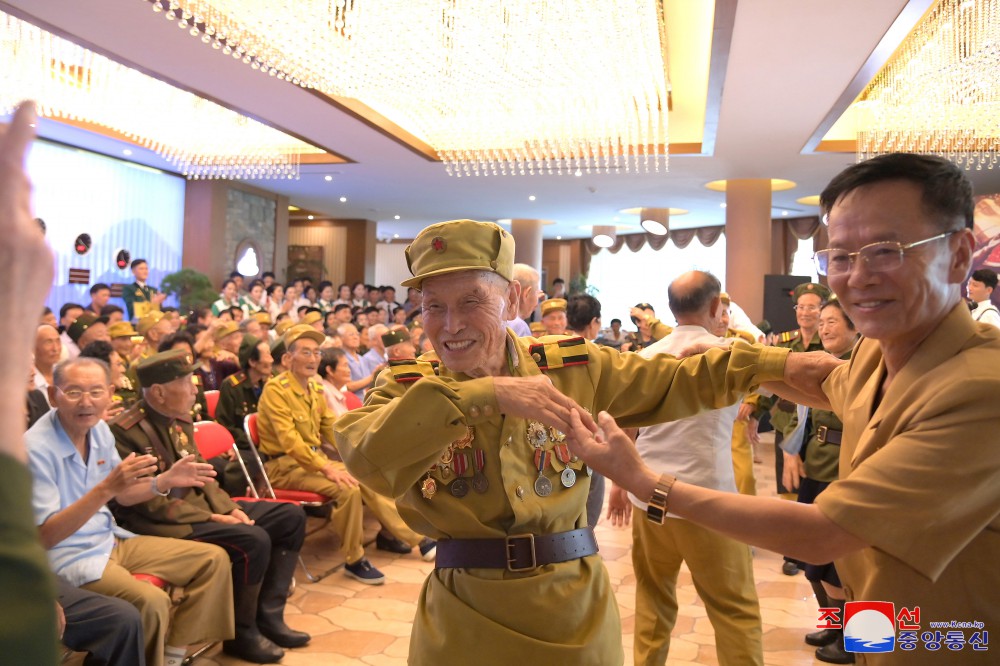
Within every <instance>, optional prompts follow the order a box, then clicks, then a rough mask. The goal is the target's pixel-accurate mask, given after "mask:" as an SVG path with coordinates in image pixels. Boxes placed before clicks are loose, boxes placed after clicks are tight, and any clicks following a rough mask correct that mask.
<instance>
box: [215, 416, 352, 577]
mask: <svg viewBox="0 0 1000 666" xmlns="http://www.w3.org/2000/svg"><path fill="white" fill-rule="evenodd" d="M243 429H244V430H245V431H246V433H247V439H249V440H250V451H251V452H252V453H253V456H254V458H255V459H256V461H257V466H258V467H259V469H260V473H261V476H262V477H263V479H264V485H265V486H266V488H267V493H268V495H270V496H271V499H273V500H278V501H290V502H295V503H296V504H298V505H299V506H302V507H307V506H311V507H321V506H327V505H332V504H333V498H331V497H327V496H326V495H321V494H320V493H314V492H310V491H308V490H295V489H292V488H275V487H274V486H273V485H272V484H271V479H270V478H269V477H268V476H267V470H266V469H264V461H263V460H262V459H261V457H260V452H259V451H257V447H258V446H259V445H260V432H259V431H258V430H257V414H247V416H246V418H245V419H244V420H243ZM227 433H228V431H227ZM243 473H244V475H246V477H247V480H248V482H249V480H250V474H249V473H248V471H247V469H246V466H243ZM250 488H251V490H252V491H253V485H252V484H251V486H250ZM254 492H255V491H254ZM321 528H322V526H321V527H319V528H317V529H321ZM315 531H316V530H312V532H315ZM312 532H310V534H312ZM299 564H301V565H302V570H303V571H305V573H306V578H308V579H309V582H311V583H315V582H317V581H321V580H323V579H324V578H326V577H327V576H329V575H330V574H332V573H333V572H334V571H337V570H338V569H340V568H341V567H343V566H344V565H343V564H339V565H337V566H335V567H333V568H331V569H329V570H327V571H324V572H323V573H321V574H320V575H318V576H316V575H313V573H312V572H311V571H309V568H308V567H307V566H306V563H305V562H303V561H302V557H301V556H299Z"/></svg>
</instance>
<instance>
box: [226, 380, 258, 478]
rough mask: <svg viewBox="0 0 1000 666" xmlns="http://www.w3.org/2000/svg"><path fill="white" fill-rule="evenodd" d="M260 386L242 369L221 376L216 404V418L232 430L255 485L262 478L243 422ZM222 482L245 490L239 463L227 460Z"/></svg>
mask: <svg viewBox="0 0 1000 666" xmlns="http://www.w3.org/2000/svg"><path fill="white" fill-rule="evenodd" d="M262 390H263V387H262V386H254V384H253V382H252V381H251V380H250V376H249V375H248V374H247V373H246V372H243V371H242V370H241V371H240V372H237V373H236V374H234V375H229V376H228V377H226V379H225V380H223V382H222V388H220V389H219V403H218V404H217V405H216V407H215V420H216V421H218V422H219V423H220V424H222V425H223V426H225V427H226V429H227V430H228V431H229V432H230V433H231V434H232V436H233V440H234V441H235V442H236V446H237V448H239V450H240V455H241V456H242V457H243V464H244V465H246V468H247V471H248V472H249V473H250V476H251V478H252V479H253V481H254V485H255V486H256V487H259V486H260V483H261V481H262V479H260V478H258V477H260V476H261V475H260V470H259V469H257V461H256V459H254V457H253V454H251V453H250V440H249V439H248V438H247V433H246V430H245V429H244V427H243V422H244V420H245V419H246V417H247V415H248V414H256V413H257V402H258V400H260V394H261V392H262ZM221 484H222V487H223V488H225V489H226V490H227V491H236V492H235V493H234V492H230V494H236V495H239V494H242V493H243V492H244V490H245V488H243V486H245V485H246V481H245V479H244V478H243V472H242V470H241V469H240V467H239V463H237V462H230V463H228V464H227V465H226V466H225V469H224V471H223V479H222V481H221Z"/></svg>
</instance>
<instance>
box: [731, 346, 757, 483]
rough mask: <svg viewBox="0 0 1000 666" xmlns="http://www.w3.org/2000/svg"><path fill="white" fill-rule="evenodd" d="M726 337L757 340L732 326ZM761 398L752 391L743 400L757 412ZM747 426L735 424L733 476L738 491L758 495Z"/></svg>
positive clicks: (737, 422) (740, 423)
mask: <svg viewBox="0 0 1000 666" xmlns="http://www.w3.org/2000/svg"><path fill="white" fill-rule="evenodd" d="M726 337H727V338H735V339H737V340H743V341H745V342H749V343H750V344H754V343H755V342H757V341H756V340H755V339H754V337H753V336H752V335H750V334H749V333H747V332H746V331H737V330H735V329H732V328H730V329H727V330H726ZM760 398H761V396H760V394H759V393H750V394H748V395H747V396H746V397H744V398H743V402H744V403H746V404H748V405H750V406H751V407H752V408H753V410H754V412H756V411H757V410H758V408H759V403H760ZM747 426H748V423H747V422H746V421H736V422H735V423H734V424H733V440H732V449H733V476H734V478H735V479H736V490H737V491H739V492H740V493H741V494H743V495H756V494H757V480H756V479H755V478H754V474H753V446H752V445H751V444H750V440H749V439H748V438H747Z"/></svg>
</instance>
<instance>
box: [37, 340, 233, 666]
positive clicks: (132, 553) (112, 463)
mask: <svg viewBox="0 0 1000 666" xmlns="http://www.w3.org/2000/svg"><path fill="white" fill-rule="evenodd" d="M48 390H49V399H50V400H51V401H52V404H53V406H54V407H55V409H53V410H52V411H50V412H49V413H48V414H46V415H45V416H43V417H42V418H41V419H39V420H38V422H37V423H35V425H34V426H33V427H32V428H31V430H29V431H28V433H27V434H26V435H25V441H26V444H27V448H28V456H29V461H30V466H31V472H32V475H33V476H34V484H33V491H32V492H33V498H34V500H33V502H34V509H35V521H36V523H37V524H38V525H39V532H40V536H41V540H42V543H43V545H44V546H45V547H46V548H48V549H49V560H50V562H51V564H52V568H53V570H54V571H55V572H56V574H58V575H59V576H60V577H62V578H64V579H66V580H67V581H68V582H69V583H71V584H72V585H75V586H78V587H82V588H84V589H87V590H90V591H92V592H98V593H101V594H107V595H110V596H115V597H120V598H122V599H125V600H126V601H129V602H130V603H132V604H134V605H135V606H136V608H138V609H139V613H140V615H141V617H142V626H143V634H144V636H145V652H146V663H147V664H149V665H150V666H161V665H166V666H180V663H181V661H182V660H183V659H184V655H185V651H186V646H187V645H189V644H191V643H197V642H199V641H202V640H207V639H211V640H219V639H224V638H229V637H230V636H232V634H233V611H232V603H231V602H230V599H231V598H232V585H231V584H230V582H229V575H228V573H229V572H228V571H227V568H228V567H227V565H228V561H227V558H226V554H225V552H224V551H223V550H222V549H220V548H217V547H215V546H212V545H210V544H204V543H195V542H190V541H179V540H175V539H161V538H158V537H148V536H136V535H135V534H133V533H131V532H128V531H126V530H124V529H122V528H121V527H119V526H118V525H117V524H116V523H115V519H114V518H113V517H112V515H111V511H110V510H109V509H108V507H107V506H105V505H106V504H107V503H108V502H110V501H111V500H114V501H115V502H117V503H118V504H119V505H122V506H128V505H133V504H136V503H139V502H144V501H146V500H149V499H151V498H152V497H155V496H156V495H157V494H159V493H170V492H178V491H181V492H182V491H183V490H187V489H190V488H191V487H197V486H200V485H204V484H205V483H206V482H209V481H211V478H212V476H214V472H213V471H212V468H211V466H210V465H205V464H201V463H199V462H197V461H196V460H195V458H194V456H184V457H183V458H181V459H180V460H179V461H178V462H177V464H176V465H174V466H173V467H172V468H170V469H169V470H162V473H159V474H157V471H158V470H157V469H156V466H155V464H154V463H155V459H154V458H153V457H152V456H149V455H143V454H141V453H140V454H130V455H127V456H126V457H125V458H124V460H123V459H122V458H120V457H119V456H118V451H117V450H116V449H115V441H114V437H113V436H112V434H111V430H110V429H109V428H108V426H107V424H106V423H105V422H104V421H102V420H101V415H102V414H104V410H105V409H107V407H108V405H109V404H110V403H111V396H112V394H113V391H114V388H113V387H112V386H111V375H110V372H109V370H108V367H107V365H105V364H104V363H103V362H101V361H99V360H97V359H92V358H77V359H72V360H69V361H63V362H62V363H60V364H59V365H58V366H56V371H55V377H54V381H53V385H52V386H50V387H49V389H48ZM133 572H139V573H152V574H156V575H157V576H159V577H160V578H163V579H165V580H167V581H168V582H170V583H172V584H174V585H179V586H183V587H184V597H183V600H182V601H181V603H180V605H179V606H177V607H176V608H175V609H174V612H173V618H172V619H171V613H170V610H171V602H170V597H169V596H168V595H167V594H166V593H165V592H163V591H162V590H160V589H159V588H158V587H155V586H153V585H150V584H149V583H146V582H143V581H139V580H136V579H135V578H133V577H132V575H131V574H132V573H133Z"/></svg>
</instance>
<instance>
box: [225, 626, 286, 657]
mask: <svg viewBox="0 0 1000 666" xmlns="http://www.w3.org/2000/svg"><path fill="white" fill-rule="evenodd" d="M222 651H223V652H225V653H226V654H228V655H230V656H232V657H237V658H239V659H242V660H243V661H250V662H253V663H255V664H276V663H278V662H279V661H281V658H282V657H284V656H285V651H284V650H282V649H281V648H280V647H278V646H277V645H275V644H274V643H272V642H271V641H270V640H268V639H267V638H264V636H262V635H260V634H259V633H254V634H248V635H245V636H241V637H239V638H235V639H233V640H231V641H223V643H222Z"/></svg>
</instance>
